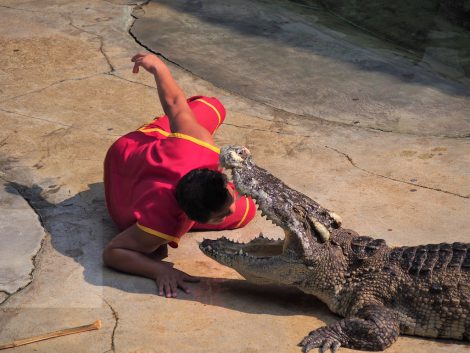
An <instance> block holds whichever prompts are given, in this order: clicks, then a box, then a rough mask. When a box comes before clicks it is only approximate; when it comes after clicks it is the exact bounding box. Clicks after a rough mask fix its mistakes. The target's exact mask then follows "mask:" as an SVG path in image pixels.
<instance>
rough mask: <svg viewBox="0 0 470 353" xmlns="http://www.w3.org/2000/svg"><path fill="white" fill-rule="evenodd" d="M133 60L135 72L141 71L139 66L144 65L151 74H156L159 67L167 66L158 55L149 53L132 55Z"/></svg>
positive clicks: (133, 70)
mask: <svg viewBox="0 0 470 353" xmlns="http://www.w3.org/2000/svg"><path fill="white" fill-rule="evenodd" d="M131 61H132V62H133V63H134V68H133V69H132V72H133V73H135V74H136V73H138V72H139V67H140V66H142V67H143V68H144V69H145V70H147V71H148V72H150V73H151V74H154V75H155V74H156V73H157V72H158V71H159V69H161V68H163V67H166V65H165V63H164V62H163V61H161V60H160V59H159V58H158V57H157V56H156V55H153V54H149V53H143V52H142V53H139V54H136V55H134V56H133V57H132V59H131Z"/></svg>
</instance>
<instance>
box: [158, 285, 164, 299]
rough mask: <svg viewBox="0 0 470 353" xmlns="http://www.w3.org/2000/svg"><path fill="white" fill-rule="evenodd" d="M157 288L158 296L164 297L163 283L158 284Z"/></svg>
mask: <svg viewBox="0 0 470 353" xmlns="http://www.w3.org/2000/svg"><path fill="white" fill-rule="evenodd" d="M157 286H158V295H161V296H163V287H164V284H163V282H157Z"/></svg>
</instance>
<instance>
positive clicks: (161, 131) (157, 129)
mask: <svg viewBox="0 0 470 353" xmlns="http://www.w3.org/2000/svg"><path fill="white" fill-rule="evenodd" d="M146 126H147V125H144V126H142V127H141V128H140V129H138V131H140V132H143V133H146V132H159V133H160V134H162V135H163V136H165V137H168V136H170V135H171V134H170V133H169V132H168V131H165V130H163V129H160V128H158V127H150V128H147V127H146Z"/></svg>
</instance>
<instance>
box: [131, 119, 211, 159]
mask: <svg viewBox="0 0 470 353" xmlns="http://www.w3.org/2000/svg"><path fill="white" fill-rule="evenodd" d="M146 126H147V125H144V126H142V127H141V128H139V129H138V130H137V131H140V132H143V133H146V132H158V133H160V134H162V135H163V136H165V137H176V138H180V139H183V140H188V141H191V142H194V143H195V144H197V145H200V146H203V147H206V148H208V149H210V150H211V151H214V152H215V153H218V154H220V148H218V147H215V146H213V145H211V144H210V143H208V142H205V141H202V140H199V139H198V138H195V137H192V136H189V135H186V134H182V133H181V132H173V133H169V132H168V131H165V130H163V129H161V128H159V127H151V128H146Z"/></svg>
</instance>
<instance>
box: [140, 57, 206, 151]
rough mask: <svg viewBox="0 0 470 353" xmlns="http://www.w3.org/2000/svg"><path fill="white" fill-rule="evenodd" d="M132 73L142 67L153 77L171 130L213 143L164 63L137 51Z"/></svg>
mask: <svg viewBox="0 0 470 353" xmlns="http://www.w3.org/2000/svg"><path fill="white" fill-rule="evenodd" d="M132 62H134V69H133V72H134V73H138V72H139V67H141V66H142V67H143V68H144V69H145V70H147V71H148V72H150V73H151V74H153V75H154V77H155V82H156V83H157V90H158V96H159V97H160V102H161V104H162V107H163V110H164V111H165V114H166V115H167V116H168V118H169V121H170V128H171V131H172V132H179V133H182V134H186V135H189V136H192V137H196V138H198V139H200V140H202V141H205V142H208V143H210V144H214V140H213V139H212V135H211V134H210V133H209V131H207V130H206V128H204V127H203V126H202V125H200V124H199V123H198V122H197V120H196V118H195V117H194V115H193V113H192V111H191V109H190V108H189V106H188V103H187V102H186V97H185V95H184V93H183V91H182V89H181V88H180V87H179V86H178V84H177V83H176V81H175V79H174V78H173V76H172V75H171V72H170V70H169V69H168V67H167V66H166V65H165V63H164V62H163V61H162V60H160V59H159V58H158V57H157V56H155V55H153V54H149V53H139V54H137V55H135V56H134V57H133V58H132Z"/></svg>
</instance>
